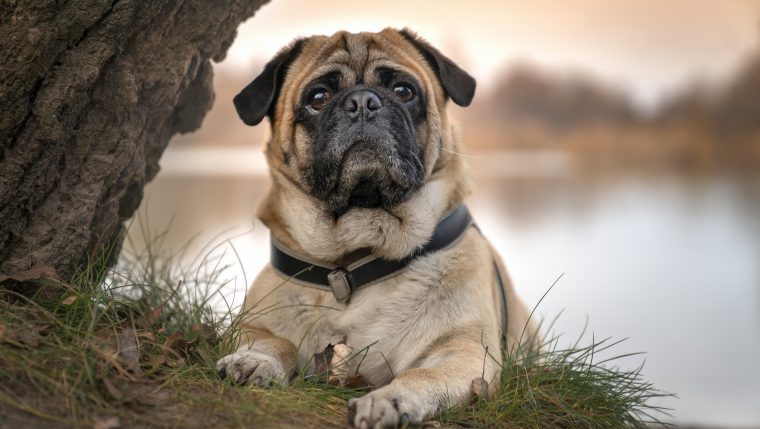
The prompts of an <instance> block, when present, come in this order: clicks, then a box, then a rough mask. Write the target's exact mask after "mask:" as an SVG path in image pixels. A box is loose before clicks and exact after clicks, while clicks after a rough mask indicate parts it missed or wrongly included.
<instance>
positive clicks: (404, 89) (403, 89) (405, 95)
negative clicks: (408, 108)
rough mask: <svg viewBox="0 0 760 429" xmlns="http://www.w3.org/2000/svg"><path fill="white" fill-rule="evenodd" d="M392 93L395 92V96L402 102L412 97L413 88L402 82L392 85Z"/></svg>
mask: <svg viewBox="0 0 760 429" xmlns="http://www.w3.org/2000/svg"><path fill="white" fill-rule="evenodd" d="M393 93H394V94H396V97H398V98H400V99H401V101H403V102H404V103H406V102H407V101H410V100H411V99H412V98H414V90H413V89H412V88H411V87H410V86H409V85H406V84H403V83H400V84H398V85H396V86H394V87H393Z"/></svg>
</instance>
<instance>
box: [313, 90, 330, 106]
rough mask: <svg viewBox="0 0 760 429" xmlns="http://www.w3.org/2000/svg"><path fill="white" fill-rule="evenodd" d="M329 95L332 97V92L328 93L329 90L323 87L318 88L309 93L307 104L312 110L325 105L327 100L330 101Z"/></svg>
mask: <svg viewBox="0 0 760 429" xmlns="http://www.w3.org/2000/svg"><path fill="white" fill-rule="evenodd" d="M330 97H332V94H330V92H329V91H327V90H324V89H319V90H316V91H314V92H312V93H311V95H310V96H309V101H308V103H307V104H308V105H309V107H311V108H312V109H313V110H319V109H321V108H323V107H325V105H326V104H327V102H328V101H330Z"/></svg>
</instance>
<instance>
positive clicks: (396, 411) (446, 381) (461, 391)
mask: <svg viewBox="0 0 760 429" xmlns="http://www.w3.org/2000/svg"><path fill="white" fill-rule="evenodd" d="M479 332H482V331H479ZM469 334H470V335H464V333H463V332H462V333H460V335H458V336H457V335H454V336H448V337H444V338H440V339H439V340H438V341H435V342H434V343H433V345H432V346H431V347H430V349H429V350H428V351H427V353H425V354H424V355H423V356H422V357H421V358H420V359H419V360H418V363H417V365H415V366H416V367H414V368H411V369H408V370H406V371H404V372H402V373H400V374H398V375H397V376H396V378H395V379H394V380H393V381H392V382H391V383H390V384H388V385H387V386H384V387H381V388H379V389H377V390H375V391H372V392H370V393H368V394H366V395H364V396H362V397H361V398H354V399H351V400H350V401H349V402H348V423H349V424H350V425H351V426H353V427H356V428H386V427H391V428H395V427H402V426H405V425H406V424H420V423H422V422H423V420H424V419H426V418H428V417H432V416H434V415H436V414H438V413H440V412H441V411H443V410H444V409H445V408H448V407H450V406H453V405H456V404H461V403H463V402H466V401H467V400H469V399H470V398H471V397H472V392H471V385H472V381H473V380H474V379H476V378H480V377H483V378H485V380H486V381H487V382H489V383H491V384H492V385H494V386H493V387H495V384H496V383H498V378H497V376H498V374H499V371H498V370H499V363H498V362H496V361H495V360H494V358H496V359H499V360H500V353H499V348H498V340H497V342H496V344H497V345H496V347H494V348H490V347H489V350H491V351H492V352H491V355H493V356H494V358H492V357H491V356H486V353H485V348H484V346H483V345H482V344H481V340H480V336H479V335H477V336H473V335H472V331H471V330H470V331H469Z"/></svg>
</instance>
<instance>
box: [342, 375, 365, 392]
mask: <svg viewBox="0 0 760 429" xmlns="http://www.w3.org/2000/svg"><path fill="white" fill-rule="evenodd" d="M342 386H343V387H348V388H349V389H368V388H371V387H372V385H371V384H369V382H368V381H367V380H366V379H365V378H364V377H362V376H361V375H359V374H356V375H349V376H348V377H346V380H345V381H344V382H343V385H342Z"/></svg>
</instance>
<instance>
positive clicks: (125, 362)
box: [116, 328, 142, 375]
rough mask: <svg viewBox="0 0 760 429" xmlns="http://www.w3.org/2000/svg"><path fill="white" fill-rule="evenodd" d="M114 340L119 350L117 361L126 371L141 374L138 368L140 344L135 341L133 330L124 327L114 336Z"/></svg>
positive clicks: (135, 336)
mask: <svg viewBox="0 0 760 429" xmlns="http://www.w3.org/2000/svg"><path fill="white" fill-rule="evenodd" d="M116 342H117V350H118V351H119V354H118V360H119V363H120V364H121V365H122V366H123V367H124V369H126V370H127V371H130V372H132V373H133V374H136V375H142V370H141V369H140V345H139V343H138V341H137V335H136V334H135V330H134V329H132V328H127V329H124V330H123V331H121V334H120V335H119V336H118V337H116Z"/></svg>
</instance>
